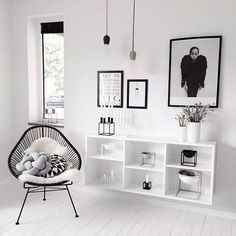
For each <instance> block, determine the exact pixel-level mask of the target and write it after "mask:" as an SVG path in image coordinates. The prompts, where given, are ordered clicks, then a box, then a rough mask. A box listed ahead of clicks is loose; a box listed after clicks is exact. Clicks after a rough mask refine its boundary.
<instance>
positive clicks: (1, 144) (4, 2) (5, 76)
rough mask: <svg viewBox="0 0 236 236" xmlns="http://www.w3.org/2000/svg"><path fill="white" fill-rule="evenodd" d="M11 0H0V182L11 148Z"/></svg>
mask: <svg viewBox="0 0 236 236" xmlns="http://www.w3.org/2000/svg"><path fill="white" fill-rule="evenodd" d="M10 7H11V1H8V0H0V110H1V115H0V183H1V182H2V181H4V180H5V179H6V176H7V177H9V172H8V169H7V157H8V155H9V152H10V150H11V148H12V147H11V145H10V139H11V126H12V122H11V121H12V117H11V109H12V103H11V97H12V90H11V89H12V87H11V62H10V59H11V46H10V31H11V18H10V14H9V11H10Z"/></svg>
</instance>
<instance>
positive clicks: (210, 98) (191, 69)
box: [168, 36, 222, 107]
mask: <svg viewBox="0 0 236 236" xmlns="http://www.w3.org/2000/svg"><path fill="white" fill-rule="evenodd" d="M221 42H222V36H207V37H192V38H180V39H172V40H170V61H169V94H168V106H174V107H178V106H186V105H190V106H191V105H194V104H196V103H199V102H201V103H202V104H205V105H206V104H209V105H210V107H218V96H219V78H220V59H221Z"/></svg>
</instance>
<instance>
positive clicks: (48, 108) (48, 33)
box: [41, 22, 64, 120]
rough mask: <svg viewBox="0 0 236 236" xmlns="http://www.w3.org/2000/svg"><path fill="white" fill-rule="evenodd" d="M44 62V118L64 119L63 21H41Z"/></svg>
mask: <svg viewBox="0 0 236 236" xmlns="http://www.w3.org/2000/svg"><path fill="white" fill-rule="evenodd" d="M41 33H42V63H43V66H42V68H43V118H46V119H47V118H50V116H51V114H53V115H54V116H55V117H56V118H57V119H60V120H63V119H64V27H63V22H49V23H41Z"/></svg>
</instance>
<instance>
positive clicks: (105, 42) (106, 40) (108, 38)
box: [103, 0, 110, 44]
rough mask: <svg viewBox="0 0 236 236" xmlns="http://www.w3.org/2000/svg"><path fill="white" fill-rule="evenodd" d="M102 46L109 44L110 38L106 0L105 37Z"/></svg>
mask: <svg viewBox="0 0 236 236" xmlns="http://www.w3.org/2000/svg"><path fill="white" fill-rule="evenodd" d="M103 42H104V44H109V43H110V37H109V35H108V0H106V35H105V36H104V37H103Z"/></svg>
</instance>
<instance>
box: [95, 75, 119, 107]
mask: <svg viewBox="0 0 236 236" xmlns="http://www.w3.org/2000/svg"><path fill="white" fill-rule="evenodd" d="M123 80H124V72H123V71H98V72H97V106H98V107H100V106H108V104H112V106H113V107H123V84H124V81H123Z"/></svg>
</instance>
